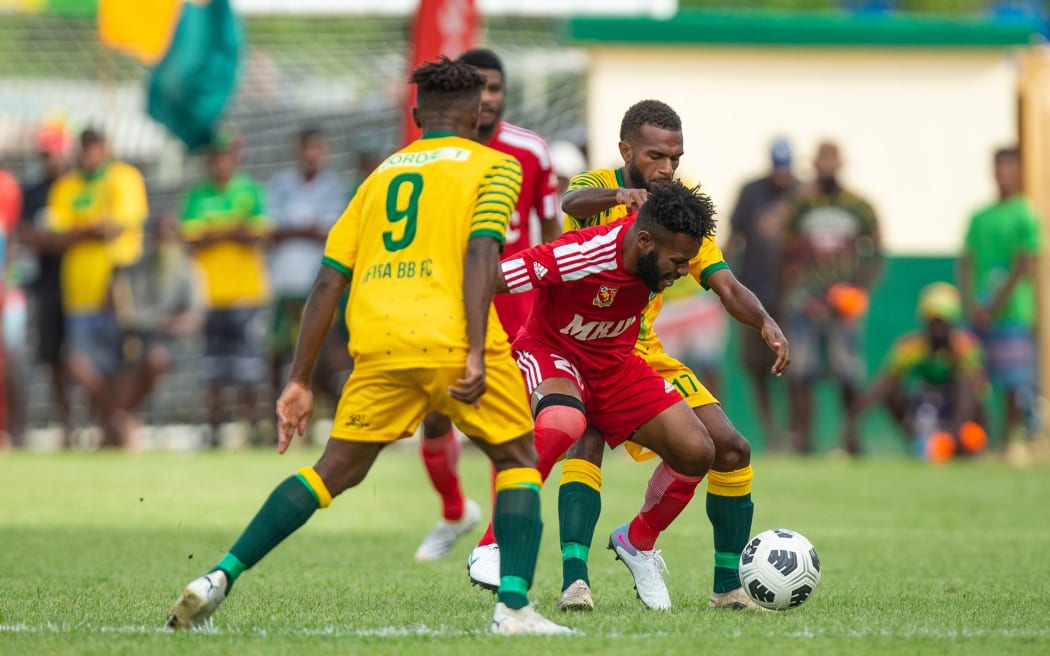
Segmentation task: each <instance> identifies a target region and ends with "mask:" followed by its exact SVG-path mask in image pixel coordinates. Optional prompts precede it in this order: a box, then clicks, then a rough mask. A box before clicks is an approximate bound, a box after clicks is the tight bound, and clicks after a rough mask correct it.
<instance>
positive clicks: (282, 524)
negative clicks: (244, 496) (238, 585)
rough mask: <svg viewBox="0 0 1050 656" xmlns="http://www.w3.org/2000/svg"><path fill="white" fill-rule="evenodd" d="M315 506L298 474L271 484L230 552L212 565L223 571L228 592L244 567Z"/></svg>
mask: <svg viewBox="0 0 1050 656" xmlns="http://www.w3.org/2000/svg"><path fill="white" fill-rule="evenodd" d="M317 507H318V501H317V497H315V496H314V492H313V490H311V489H310V488H309V487H307V485H306V483H304V482H303V480H302V479H301V478H300V477H299V476H298V475H295V476H291V477H289V478H287V479H285V480H284V481H283V482H282V483H281V484H280V485H278V486H277V487H276V488H274V490H273V492H271V493H270V496H269V497H268V498H267V499H266V502H265V503H263V505H262V508H260V509H259V512H257V513H256V514H255V517H253V518H252V521H251V522H250V523H249V524H248V528H246V529H244V533H241V537H239V538H237V542H236V543H234V545H233V547H232V548H231V549H230V551H229V553H227V554H226V555H225V556H224V557H223V559H222V560H221V561H219V564H218V565H216V566H215V569H221V570H222V571H223V572H225V573H226V578H227V579H228V580H229V586H228V587H227V592H228V591H229V588H232V587H233V582H234V581H236V580H237V577H238V576H240V575H241V573H242V572H243V571H245V570H247V569H251V568H252V566H254V565H255V563H257V562H259V561H260V560H262V558H263V556H265V555H266V554H268V553H270V551H272V550H273V548H274V547H276V546H277V545H278V544H280V543H281V541H282V540H284V539H285V538H286V537H288V536H289V535H291V534H292V533H294V532H295V531H296V529H298V528H299V527H300V526H302V525H303V524H305V523H306V520H308V519H310V516H311V515H313V514H314V511H315V510H317Z"/></svg>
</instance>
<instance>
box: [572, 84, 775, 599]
mask: <svg viewBox="0 0 1050 656" xmlns="http://www.w3.org/2000/svg"><path fill="white" fill-rule="evenodd" d="M682 144H683V142H682V124H681V119H679V117H678V114H677V113H675V111H674V110H673V109H671V108H670V107H669V106H667V105H666V104H664V103H662V102H659V101H656V100H643V101H641V102H639V103H637V104H635V105H634V106H632V107H631V108H630V109H628V110H627V112H626V114H624V117H623V121H622V123H621V125H620V154H621V155H622V156H623V161H624V166H623V168H621V169H617V170H615V171H614V170H608V169H604V170H596V171H587V172H585V173H581V174H579V175H577V176H575V177H574V178H573V179H572V180H571V181H570V182H569V187H568V190H567V192H566V194H565V198H564V200H563V202H562V209H564V210H565V212H566V214H567V216H566V221H565V227H566V230H575V229H578V228H581V227H585V226H588V225H597V224H604V223H609V222H611V221H615V220H617V219H619V218H621V217H623V216H626V215H627V214H628V213H629V212H632V211H635V210H636V209H638V208H639V207H640V206H641V205H642V204H643V203H644V202H645V200H646V198H647V196H648V192H647V189H648V187H649V185H650V184H652V183H653V182H659V181H665V180H671V179H672V178H673V177H674V174H675V171H676V170H677V168H678V161H679V159H680V158H681V157H682V154H683V152H684V149H683V145H682ZM689 272H690V274H691V275H692V276H693V277H694V278H695V279H696V280H697V281H698V282H699V283H700V284H701V285H703V286H704V287H705V288H708V289H712V290H714V291H715V293H716V294H718V297H719V299H720V300H721V301H722V304H723V305H724V306H725V308H726V310H727V311H728V312H729V314H731V315H732V316H733V317H734V318H735V319H736V320H738V321H740V322H741V323H744V324H746V325H748V326H751V327H752V328H754V329H755V330H758V331H759V332H760V333H761V334H762V337H763V338H764V339H765V341H766V343H767V344H768V345H769V347H770V348H771V349H773V350H774V351H775V352H776V355H777V357H776V362H775V364H774V366H773V373H775V374H777V375H780V374H782V373H783V372H784V370H785V369H786V368H787V365H788V362H789V353H788V343H787V340H786V339H785V338H784V335H783V333H782V332H781V330H780V327H779V326H777V324H776V322H775V321H773V319H772V318H770V316H769V314H768V313H767V312H766V311H765V309H764V308H763V307H762V304H761V303H759V301H758V299H756V298H755V296H754V294H752V293H751V292H750V291H748V289H747V288H746V287H744V286H743V285H741V284H740V282H739V281H738V280H737V279H736V276H734V275H733V273H732V272H731V271H730V270H729V267H728V265H727V264H726V263H725V260H724V259H723V258H722V252H721V251H720V250H719V248H718V246H717V245H716V244H715V242H714V240H713V239H712V238H707V239H705V240H704V241H703V243H702V244H701V247H700V251H699V252H698V253H697V256H696V257H695V258H693V260H692V261H691V262H690V267H689ZM662 300H663V299H662V296H661V295H659V294H657V295H655V296H654V297H653V298H652V300H651V301H650V303H649V305H648V307H646V309H645V311H644V313H643V316H642V331H641V334H640V335H639V338H638V342H637V344H636V345H635V349H636V351H637V353H638V354H639V355H640V356H641V357H642V358H643V359H644V360H645V361H646V362H647V363H649V365H650V366H651V367H653V369H655V370H656V371H657V372H658V373H660V374H661V375H662V376H663V377H664V378H665V379H666V380H667V381H668V382H669V383H670V384H672V385H674V386H675V387H676V388H678V391H679V392H681V394H682V396H683V397H685V400H686V402H687V403H688V404H689V405H690V407H692V408H693V410H694V412H696V415H697V417H699V419H700V421H701V422H702V423H703V424H704V427H705V428H706V430H707V432H708V433H709V434H710V436H711V439H712V440H713V442H714V444H715V451H716V455H715V461H714V464H713V466H712V467H711V470H710V471H709V472H708V475H707V478H708V490H707V491H708V493H707V514H708V517H709V518H710V520H711V525H712V528H713V532H714V543H715V573H714V592H713V594H712V596H711V599H710V606H712V607H728V608H750V609H755V608H758V607H757V606H756V605H755V604H754V602H752V601H751V600H750V598H749V597H748V596H747V595H746V594H745V593H744V592H743V590H742V589H741V587H740V578H739V576H738V571H737V569H738V562H739V558H740V553H741V552H742V551H743V549H744V546H745V545H746V544H747V540H748V539H749V538H750V532H751V517H752V514H753V511H754V506H753V504H752V503H751V478H752V474H751V446H750V444H749V443H748V441H747V440H746V439H744V437H743V436H742V435H740V433H738V432H737V431H736V429H735V428H733V425H732V423H730V421H729V419H728V417H726V415H725V413H724V412H723V411H722V407H721V405H719V403H718V401H717V400H716V399H715V398H714V396H712V395H711V393H710V392H708V391H707V389H706V388H705V387H704V386H703V384H702V383H701V382H700V380H699V379H698V378H697V377H696V375H695V374H694V373H693V372H692V371H691V370H690V369H689V368H688V367H686V366H685V365H683V364H682V363H681V362H679V361H678V360H675V359H674V358H672V357H671V356H670V355H668V354H667V353H665V352H664V350H663V347H662V345H661V344H660V340H659V339H658V338H657V337H656V335H655V334H654V333H653V330H652V326H653V319H654V318H655V317H656V315H657V313H659V311H660V307H661V305H662ZM627 447H628V450H629V451H630V452H631V453H632V455H634V456H635V458H636V459H645V458H648V457H652V455H653V454H652V453H650V452H646V451H645V450H644V449H642V448H641V447H639V446H638V445H634V444H631V443H630V442H628V443H627ZM603 450H604V443H603V440H602V438H601V436H600V435H598V434H597V433H596V432H594V431H593V430H591V429H588V431H587V432H586V433H584V436H583V438H582V439H581V440H580V441H579V442H578V443H577V444H576V445H575V446H574V447H573V448H572V449H571V450H570V451H569V454H568V458H567V459H566V460H565V462H564V463H563V465H562V480H561V487H560V489H559V500H558V509H559V524H560V529H561V544H562V567H563V570H562V599H561V601H560V602H559V607H560V608H562V609H563V610H569V609H573V610H581V609H582V610H590V609H591V608H593V602H592V598H591V592H590V584H589V580H588V576H587V555H588V552H589V549H590V544H591V539H592V537H593V535H594V526H595V524H596V523H597V520H598V514H599V512H600V510H601V500H600V497H599V490H600V488H601V471H600V466H601V461H602V453H603ZM699 483H700V479H699V478H696V477H689V476H684V475H681V474H679V473H678V472H675V471H673V470H672V469H671V468H670V467H668V466H667V465H666V463H661V464H660V465H658V466H657V468H656V471H655V472H654V473H653V476H652V478H651V479H650V481H649V486H648V489H647V491H646V496H645V502H644V504H643V505H642V509H641V511H640V512H639V513H638V515H636V516H635V518H634V519H633V520H632V521H631V522H630V523H629V524H626V525H624V526H621V527H619V528H617V529H616V530H615V531H613V534H612V536H611V537H610V541H609V548H611V549H613V550H614V551H615V553H616V555H617V558H618V559H620V560H622V561H623V562H624V564H626V565H627V567H628V568H629V569H630V570H631V573H632V575H633V576H634V579H635V588H636V590H637V591H638V596H639V598H641V600H642V602H643V603H645V604H646V606H648V607H650V608H657V609H661V608H668V607H670V603H671V602H670V595H669V594H668V592H667V587H666V585H665V583H664V581H663V577H662V575H661V573H660V570H661V568H662V564H663V561H662V559H661V558H660V555H659V551H657V550H655V549H654V545H655V543H656V539H657V537H658V536H659V534H660V532H661V531H663V530H664V529H666V528H667V527H668V526H669V525H670V524H671V522H672V521H674V519H675V518H676V517H677V516H678V515H679V514H680V513H681V512H682V510H683V509H684V508H685V506H686V505H687V504H688V503H689V501H690V499H692V497H693V494H694V492H695V490H696V487H697V485H698V484H699Z"/></svg>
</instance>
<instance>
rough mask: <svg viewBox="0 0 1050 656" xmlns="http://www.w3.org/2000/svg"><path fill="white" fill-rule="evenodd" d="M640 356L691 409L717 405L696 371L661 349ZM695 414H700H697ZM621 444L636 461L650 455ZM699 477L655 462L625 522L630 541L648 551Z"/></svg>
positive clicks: (693, 490)
mask: <svg viewBox="0 0 1050 656" xmlns="http://www.w3.org/2000/svg"><path fill="white" fill-rule="evenodd" d="M640 355H642V357H643V359H644V360H645V362H646V364H648V365H649V366H650V367H652V369H653V371H655V372H656V373H658V374H659V375H660V376H661V377H662V378H663V379H664V380H665V381H667V383H669V384H671V385H673V386H674V388H675V389H677V390H678V393H679V394H681V395H682V398H683V399H684V400H685V402H686V405H688V406H689V407H690V408H693V410H694V412H697V409H698V408H702V407H705V406H708V405H716V406H717V404H718V401H717V400H716V399H715V397H714V396H713V395H712V394H711V392H710V391H708V389H707V388H706V387H705V386H704V385H703V384H702V383H701V382H700V380H699V379H698V378H697V377H696V374H694V373H693V372H692V370H690V369H689V367H686V366H685V365H684V364H682V363H681V362H679V361H678V360H676V359H674V358H672V357H671V356H669V355H667V354H666V353H665V352H664V351H663V350H662V349H646V350H645V352H644V354H640ZM697 416H698V417H699V416H700V415H699V413H697ZM705 428H707V426H705ZM741 439H743V438H741ZM745 444H746V442H745ZM624 446H625V448H627V450H628V453H630V454H631V455H632V456H633V457H634V458H635V459H636V460H644V459H647V458H650V457H652V456H653V455H654V454H653V453H652V452H651V451H650V452H646V450H645V449H641V448H639V446H638V445H637V444H634V443H631V442H628V443H627V444H625V445H624ZM749 452H750V451H749ZM702 479H703V477H697V476H689V475H686V474H682V473H680V472H677V471H675V470H674V468H673V467H671V466H670V465H668V464H667V463H660V464H659V465H657V467H656V469H655V470H654V471H653V474H652V476H651V477H650V479H649V484H648V486H647V487H646V492H645V501H644V502H643V504H642V508H641V510H640V511H639V512H638V514H637V515H635V517H634V519H632V520H631V522H630V523H629V524H628V536H629V538H630V540H631V544H633V545H635V546H636V547H637V548H639V549H642V550H645V551H651V550H652V549H653V548H654V547H655V545H656V540H657V538H659V536H660V534H661V533H662V532H663V531H665V530H667V528H668V527H669V526H670V525H671V523H672V522H674V520H675V519H677V518H678V515H680V514H681V513H682V511H683V510H685V507H686V506H687V505H688V504H689V502H690V501H691V500H692V498H693V495H694V494H695V493H696V488H697V486H698V485H699V484H700V481H701V480H702Z"/></svg>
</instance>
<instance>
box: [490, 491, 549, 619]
mask: <svg viewBox="0 0 1050 656" xmlns="http://www.w3.org/2000/svg"><path fill="white" fill-rule="evenodd" d="M492 528H493V529H494V530H495V533H496V544H498V545H499V560H500V563H499V569H500V586H499V593H498V597H499V600H500V601H501V602H502V603H504V604H506V605H507V607H508V608H513V609H518V608H524V607H525V606H528V605H529V597H528V593H529V588H531V587H532V576H533V574H535V573H536V556H537V552H538V551H539V548H540V535H541V534H542V533H543V522H542V521H541V520H540V491H539V489H538V488H536V487H534V486H532V485H529V486H526V487H512V488H507V489H504V490H500V491H499V492H498V493H497V494H496V508H495V512H493V515H492Z"/></svg>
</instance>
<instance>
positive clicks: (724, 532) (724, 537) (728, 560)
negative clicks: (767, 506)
mask: <svg viewBox="0 0 1050 656" xmlns="http://www.w3.org/2000/svg"><path fill="white" fill-rule="evenodd" d="M754 513H755V504H753V503H751V495H750V494H745V495H743V496H739V497H723V496H719V495H717V494H711V493H710V492H708V493H707V517H708V519H710V520H711V529H712V533H713V534H714V539H715V585H714V591H715V592H729V591H730V590H735V589H737V588H739V587H740V554H741V552H743V551H744V547H745V546H747V541H748V539H749V538H750V537H751V517H752V516H753V515H754Z"/></svg>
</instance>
